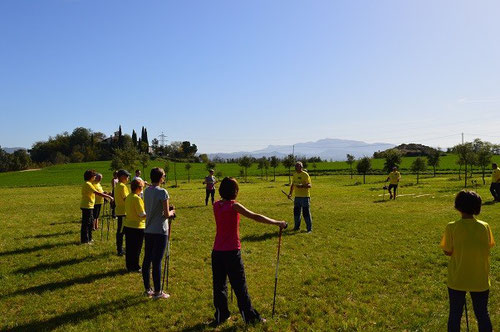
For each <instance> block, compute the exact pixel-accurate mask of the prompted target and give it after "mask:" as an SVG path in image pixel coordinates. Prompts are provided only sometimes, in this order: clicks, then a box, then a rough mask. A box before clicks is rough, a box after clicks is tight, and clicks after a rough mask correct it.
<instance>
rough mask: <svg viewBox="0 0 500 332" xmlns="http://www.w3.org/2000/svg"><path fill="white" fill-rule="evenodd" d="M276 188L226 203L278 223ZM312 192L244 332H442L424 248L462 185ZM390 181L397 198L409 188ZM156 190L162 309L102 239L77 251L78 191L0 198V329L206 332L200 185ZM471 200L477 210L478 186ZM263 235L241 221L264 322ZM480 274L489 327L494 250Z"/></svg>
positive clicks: (206, 234) (329, 186) (320, 185)
mask: <svg viewBox="0 0 500 332" xmlns="http://www.w3.org/2000/svg"><path fill="white" fill-rule="evenodd" d="M40 174H43V173H40ZM56 175H57V173H54V176H56ZM63 176H64V174H63ZM378 179H380V178H378ZM52 180H57V181H59V182H61V181H63V180H62V179H59V178H56V179H51V181H52ZM286 180H287V179H286V178H284V177H283V178H280V179H279V182H277V183H271V182H260V181H258V180H256V179H253V181H254V183H250V184H242V185H241V188H240V192H241V193H240V197H239V200H240V201H241V202H242V203H243V204H245V205H246V206H247V207H248V208H250V209H254V210H256V211H259V212H262V213H265V214H268V215H270V216H272V217H275V218H283V219H286V220H287V221H289V222H291V221H292V205H291V202H289V201H287V200H286V199H285V198H284V196H283V195H282V194H281V193H280V189H285V188H286V187H284V183H285V182H286ZM369 180H370V181H375V180H377V179H376V178H375V177H373V178H370V179H369ZM313 181H314V188H313V199H312V213H313V218H314V221H313V223H314V233H313V234H310V235H308V234H305V233H298V234H293V233H292V232H289V231H286V233H285V234H284V237H283V246H282V256H281V260H280V274H279V288H278V298H277V317H275V319H274V320H271V321H270V322H269V323H268V324H266V325H265V326H257V327H254V328H251V329H250V330H273V331H277V330H300V331H304V330H353V329H357V330H380V331H385V330H397V331H401V330H404V329H406V330H411V331H413V330H428V331H442V330H445V326H446V315H447V310H448V304H447V293H446V285H445V280H446V264H447V258H446V257H445V256H443V255H442V253H441V251H440V250H439V248H438V247H437V245H438V243H439V240H440V237H441V234H442V232H443V230H444V227H445V225H446V223H447V222H449V221H451V220H455V219H457V214H456V212H454V211H453V209H452V201H453V195H454V193H455V192H456V191H458V190H459V189H460V188H461V187H460V185H461V182H457V181H455V180H450V179H449V178H448V177H438V178H427V179H424V180H423V184H422V185H418V186H417V185H413V186H405V187H403V188H402V190H401V194H402V196H401V197H400V199H398V200H397V201H395V202H394V201H391V202H389V201H382V196H381V195H382V191H381V189H380V188H381V186H382V184H381V183H380V182H378V183H370V184H366V185H352V184H353V183H354V182H355V181H360V177H355V178H354V179H353V180H350V179H349V177H348V176H328V177H318V178H317V179H313ZM403 181H404V182H403V184H406V185H408V184H410V183H413V182H414V178H412V177H409V176H406V177H404V179H403ZM285 190H286V189H285ZM169 191H170V194H171V195H172V197H173V202H174V203H175V204H176V206H177V208H178V218H177V220H176V221H175V224H174V226H173V235H172V237H173V241H172V258H171V279H170V281H171V287H170V292H171V294H172V297H171V298H170V299H168V300H166V301H162V302H158V301H153V300H148V299H146V298H143V297H141V292H142V281H141V277H140V276H139V275H137V274H123V270H124V260H123V258H120V257H117V256H114V255H113V253H114V241H113V240H112V238H110V240H109V241H105V240H104V241H102V242H101V241H100V240H99V235H100V233H97V234H95V235H97V239H96V242H97V243H96V244H95V245H94V246H79V245H77V243H78V239H79V224H78V221H79V217H80V213H79V210H78V202H79V186H57V187H43V188H4V189H3V195H2V196H1V197H0V215H1V216H2V231H1V233H0V257H1V260H2V264H0V279H1V282H0V298H1V301H0V312H2V313H3V315H1V317H0V330H3V329H14V330H42V329H57V330H61V331H72V330H75V331H76V330H84V329H89V330H120V331H124V330H128V329H134V330H144V331H147V330H163V329H165V330H175V331H179V330H203V329H206V325H205V324H204V323H205V322H206V321H208V320H210V317H211V315H212V310H213V309H212V305H211V300H212V297H211V296H212V294H211V269H210V251H211V245H212V241H213V237H214V222H213V217H212V213H211V210H210V208H207V207H205V206H204V205H203V204H202V200H203V196H204V192H203V188H202V186H201V185H199V184H194V183H192V184H186V183H182V184H181V186H180V187H179V188H172V189H169ZM479 192H480V193H481V195H482V196H483V197H489V195H488V191H487V187H480V188H479ZM410 194H414V195H413V196H412V195H410ZM418 195H426V196H421V197H416V196H418ZM386 198H387V197H386ZM499 206H500V204H497V205H485V206H484V210H483V213H482V214H481V219H483V220H485V221H488V222H489V223H490V225H491V226H492V229H493V233H494V234H495V235H496V237H497V238H500V235H498V234H499V232H500V228H499V226H498V224H497V222H496V221H498V220H499V219H500V211H499ZM276 234H277V229H275V228H274V227H271V226H268V225H262V224H257V223H255V222H252V221H249V220H245V219H244V220H242V226H241V237H242V246H243V259H244V262H245V266H246V272H247V278H248V285H249V291H250V294H251V296H252V300H253V303H254V305H255V307H256V308H257V309H258V310H259V311H261V312H262V314H263V315H264V316H265V317H268V318H270V312H271V305H272V294H273V293H272V292H273V286H274V268H275V265H274V264H275V262H276V261H275V259H276V256H275V255H276V245H277V237H276ZM491 262H492V272H491V276H492V293H491V302H490V312H491V315H492V319H493V323H494V326H498V324H499V322H500V310H499V308H500V300H499V296H498V291H497V290H498V289H499V288H500V279H499V278H498V275H499V272H500V254H499V252H498V249H494V250H493V251H492V259H491ZM469 303H470V302H469ZM230 308H231V310H232V312H233V320H232V321H231V322H229V323H227V324H225V325H224V326H223V327H222V329H223V330H237V329H241V328H242V327H243V324H242V322H241V318H240V317H239V315H238V314H237V308H236V304H235V303H233V304H231V306H230ZM470 310H471V309H470ZM469 316H473V315H472V311H470V315H469ZM464 324H465V322H464Z"/></svg>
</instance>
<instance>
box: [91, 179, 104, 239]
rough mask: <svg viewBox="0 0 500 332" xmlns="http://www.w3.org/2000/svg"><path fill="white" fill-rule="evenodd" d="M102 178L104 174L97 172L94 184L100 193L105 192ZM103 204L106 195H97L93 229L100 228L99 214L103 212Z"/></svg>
mask: <svg viewBox="0 0 500 332" xmlns="http://www.w3.org/2000/svg"><path fill="white" fill-rule="evenodd" d="M101 180H102V174H101V173H97V174H96V175H95V178H94V181H93V182H92V184H93V185H94V188H95V190H97V191H98V192H100V193H104V189H102V185H101ZM102 204H104V197H102V196H99V195H97V197H96V198H95V203H94V225H93V227H92V230H94V231H96V230H97V229H99V215H100V214H101V208H102Z"/></svg>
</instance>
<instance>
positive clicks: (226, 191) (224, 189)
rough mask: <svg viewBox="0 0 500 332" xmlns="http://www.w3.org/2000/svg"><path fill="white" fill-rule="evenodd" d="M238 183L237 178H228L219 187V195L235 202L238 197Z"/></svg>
mask: <svg viewBox="0 0 500 332" xmlns="http://www.w3.org/2000/svg"><path fill="white" fill-rule="evenodd" d="M239 190H240V187H239V186H238V181H236V179H235V178H228V177H227V176H226V177H225V178H224V179H223V180H222V182H221V183H220V186H219V195H220V196H221V197H222V198H224V199H226V200H233V199H235V198H236V196H238V191H239Z"/></svg>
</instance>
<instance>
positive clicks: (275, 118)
mask: <svg viewBox="0 0 500 332" xmlns="http://www.w3.org/2000/svg"><path fill="white" fill-rule="evenodd" d="M499 13H500V2H499V1H495V0H492V1H459V0H450V1H435V0H432V1H422V0H419V1H400V0H393V1H372V0H369V1H348V0H345V1H333V0H328V1H303V0H300V1H294V0H286V1H269V0H262V1H259V0H257V1H256V0H252V1H234V0H231V1H206V0H200V1H164V0H162V1H123V0H120V1H114V0H106V1H97V0H96V1H91V0H81V1H78V0H45V1H31V0H30V1H28V0H3V1H0V112H1V116H2V126H1V130H0V145H1V146H4V147H14V146H22V147H30V146H31V144H32V143H33V142H35V141H37V140H46V139H47V138H48V137H49V136H51V135H52V136H53V135H55V134H58V133H61V132H64V131H71V130H72V129H73V128H75V127H77V126H83V127H87V128H91V129H93V130H95V131H102V132H104V133H106V134H107V135H109V134H111V133H112V132H113V131H114V130H116V128H117V127H118V125H119V124H121V125H122V128H123V131H124V132H127V133H131V131H132V129H136V131H137V130H138V131H140V128H141V126H146V127H147V128H148V134H149V137H150V139H151V138H153V137H155V136H157V135H159V134H160V133H161V132H162V131H164V132H165V134H166V135H167V136H168V140H170V141H172V140H190V141H192V142H193V143H196V144H197V145H198V147H199V150H200V151H201V152H228V151H239V150H253V149H259V148H262V147H265V146H267V145H268V144H292V143H296V142H304V141H311V140H318V139H321V138H327V137H329V138H346V139H358V140H364V141H367V142H381V141H382V142H389V143H403V142H407V143H408V142H420V143H424V144H429V145H433V146H441V147H444V146H450V145H453V144H455V143H457V142H459V140H460V136H459V134H460V133H461V132H465V133H466V139H471V138H473V137H476V136H477V137H481V138H483V139H486V140H490V141H493V142H500V61H499V59H500V20H499Z"/></svg>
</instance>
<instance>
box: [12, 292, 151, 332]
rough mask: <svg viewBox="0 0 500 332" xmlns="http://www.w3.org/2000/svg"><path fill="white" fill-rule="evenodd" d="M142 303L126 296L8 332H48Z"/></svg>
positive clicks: (137, 299)
mask: <svg viewBox="0 0 500 332" xmlns="http://www.w3.org/2000/svg"><path fill="white" fill-rule="evenodd" d="M143 301H144V298H142V297H137V296H128V297H124V298H122V299H119V300H116V301H111V302H107V303H99V304H97V305H94V306H91V307H89V308H87V309H84V310H79V311H74V312H68V313H64V314H62V315H59V316H55V317H53V318H49V319H47V320H43V321H34V322H31V323H26V324H23V325H19V326H16V327H13V328H11V329H9V331H49V330H54V329H56V328H58V327H60V326H62V325H65V324H71V325H76V324H78V323H80V322H83V321H87V320H93V319H95V318H96V317H97V316H99V315H103V314H106V313H116V312H119V311H121V310H123V309H126V308H129V307H133V306H135V305H138V304H140V303H142V302H143Z"/></svg>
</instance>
